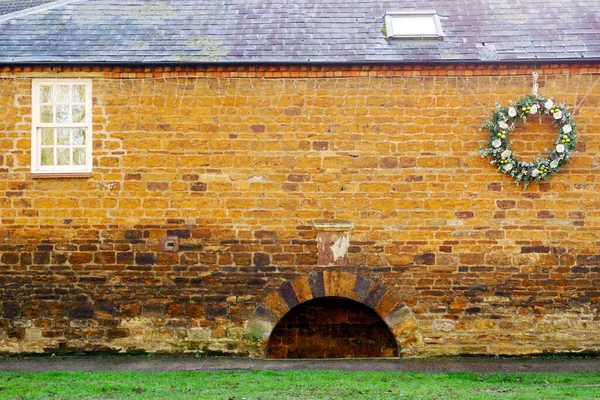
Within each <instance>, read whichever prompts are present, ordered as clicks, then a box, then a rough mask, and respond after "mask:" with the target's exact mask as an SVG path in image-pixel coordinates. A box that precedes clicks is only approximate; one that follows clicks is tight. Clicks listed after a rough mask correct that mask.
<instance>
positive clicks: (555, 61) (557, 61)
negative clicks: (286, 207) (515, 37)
mask: <svg viewBox="0 0 600 400" xmlns="http://www.w3.org/2000/svg"><path fill="white" fill-rule="evenodd" d="M72 1H80V0H72ZM586 63H600V57H590V58H581V57H577V58H533V59H532V58H525V59H518V60H511V59H508V60H479V59H476V58H475V59H465V60H451V59H446V60H422V61H416V60H415V61H413V60H410V61H407V60H381V61H316V62H310V61H308V62H306V61H269V60H264V61H244V62H239V61H212V62H206V61H162V62H161V61H146V62H144V61H122V62H119V61H70V62H69V61H31V62H28V61H16V62H6V61H2V60H0V66H7V67H19V66H46V67H48V66H56V67H64V66H98V67H106V66H110V67H113V66H127V67H158V66H199V65H206V66H219V65H227V66H232V65H240V66H248V65H307V66H310V65H312V66H318V65H506V64H512V65H514V64H520V65H523V64H534V65H537V64H586Z"/></svg>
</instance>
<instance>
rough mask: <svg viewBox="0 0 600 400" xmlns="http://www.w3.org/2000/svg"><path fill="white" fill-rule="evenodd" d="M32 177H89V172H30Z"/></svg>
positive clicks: (90, 174)
mask: <svg viewBox="0 0 600 400" xmlns="http://www.w3.org/2000/svg"><path fill="white" fill-rule="evenodd" d="M31 177H32V178H33V179H76V178H91V177H92V173H91V172H32V173H31Z"/></svg>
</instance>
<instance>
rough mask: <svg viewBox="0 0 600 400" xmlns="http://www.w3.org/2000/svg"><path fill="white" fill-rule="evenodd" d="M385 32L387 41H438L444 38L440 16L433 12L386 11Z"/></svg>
mask: <svg viewBox="0 0 600 400" xmlns="http://www.w3.org/2000/svg"><path fill="white" fill-rule="evenodd" d="M385 30H386V34H387V38H388V39H394V38H399V39H440V38H442V37H443V36H444V32H443V31H442V24H441V23H440V16H439V15H438V14H437V11H435V10H422V11H387V12H386V13H385Z"/></svg>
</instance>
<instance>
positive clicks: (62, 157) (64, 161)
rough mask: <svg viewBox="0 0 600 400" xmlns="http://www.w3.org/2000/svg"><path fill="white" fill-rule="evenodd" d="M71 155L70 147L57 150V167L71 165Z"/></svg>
mask: <svg viewBox="0 0 600 400" xmlns="http://www.w3.org/2000/svg"><path fill="white" fill-rule="evenodd" d="M70 158H71V154H70V149H69V148H68V147H59V148H57V149H56V165H70V164H71V160H70Z"/></svg>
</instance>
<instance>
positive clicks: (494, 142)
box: [492, 139, 502, 149]
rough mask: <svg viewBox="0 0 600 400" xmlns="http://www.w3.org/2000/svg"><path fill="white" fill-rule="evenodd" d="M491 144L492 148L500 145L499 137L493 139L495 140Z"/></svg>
mask: <svg viewBox="0 0 600 400" xmlns="http://www.w3.org/2000/svg"><path fill="white" fill-rule="evenodd" d="M492 146H493V147H494V148H496V149H497V148H498V147H500V146H502V140H500V139H495V140H494V141H493V142H492Z"/></svg>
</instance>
